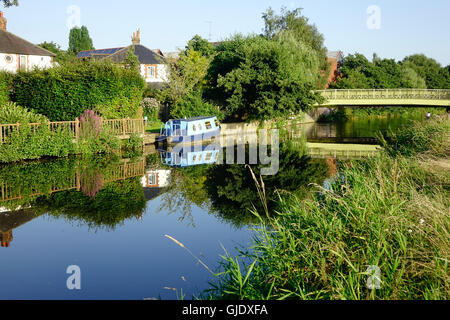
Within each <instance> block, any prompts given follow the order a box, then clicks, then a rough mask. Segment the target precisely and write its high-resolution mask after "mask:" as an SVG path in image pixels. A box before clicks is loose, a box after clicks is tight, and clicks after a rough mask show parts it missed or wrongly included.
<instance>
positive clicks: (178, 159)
mask: <svg viewBox="0 0 450 320" xmlns="http://www.w3.org/2000/svg"><path fill="white" fill-rule="evenodd" d="M158 151H159V154H160V157H161V163H162V164H164V165H167V166H170V167H178V168H184V167H191V166H197V165H202V164H213V163H216V162H217V160H218V159H219V156H220V151H221V147H220V145H218V144H216V143H212V144H209V145H203V146H186V145H185V146H182V147H176V148H173V149H170V151H169V150H167V149H159V150H158Z"/></svg>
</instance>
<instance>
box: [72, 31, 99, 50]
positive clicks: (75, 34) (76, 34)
mask: <svg viewBox="0 0 450 320" xmlns="http://www.w3.org/2000/svg"><path fill="white" fill-rule="evenodd" d="M92 49H94V46H93V44H92V39H91V37H90V36H89V31H88V29H87V28H86V27H85V26H82V27H81V28H78V27H75V28H73V29H72V30H70V34H69V52H71V53H74V54H78V52H80V51H83V50H92Z"/></svg>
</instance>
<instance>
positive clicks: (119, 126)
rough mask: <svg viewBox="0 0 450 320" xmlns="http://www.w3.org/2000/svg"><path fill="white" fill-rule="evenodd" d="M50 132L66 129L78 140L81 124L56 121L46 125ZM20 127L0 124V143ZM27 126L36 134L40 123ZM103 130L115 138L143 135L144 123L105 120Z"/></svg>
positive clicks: (140, 121) (125, 120)
mask: <svg viewBox="0 0 450 320" xmlns="http://www.w3.org/2000/svg"><path fill="white" fill-rule="evenodd" d="M47 125H48V126H49V128H50V130H51V131H58V130H63V129H66V130H68V131H70V132H72V134H73V137H74V139H78V138H79V135H80V128H81V126H82V123H80V121H79V120H78V118H77V119H75V121H56V122H49V123H48V124H47ZM21 126H22V125H21V124H20V123H15V124H0V143H8V142H9V141H10V138H11V135H12V134H13V133H14V132H18V131H19V130H20V127H21ZM28 126H29V127H30V128H31V131H32V132H36V131H37V130H38V129H39V127H40V126H41V124H40V123H29V124H28ZM102 126H103V129H106V130H108V131H109V132H111V133H112V134H114V135H116V136H129V135H131V134H133V133H135V134H144V133H145V122H144V119H105V120H102Z"/></svg>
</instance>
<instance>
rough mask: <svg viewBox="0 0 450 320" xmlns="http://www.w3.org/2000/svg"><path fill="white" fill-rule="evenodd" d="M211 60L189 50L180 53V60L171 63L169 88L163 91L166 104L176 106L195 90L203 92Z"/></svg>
mask: <svg viewBox="0 0 450 320" xmlns="http://www.w3.org/2000/svg"><path fill="white" fill-rule="evenodd" d="M210 63H211V58H210V57H206V56H204V55H202V54H201V53H200V52H198V51H195V50H192V49H188V50H187V51H185V52H181V53H180V59H179V60H178V61H175V62H169V64H168V65H169V75H168V81H167V88H166V89H164V90H163V93H162V95H163V98H161V99H162V100H165V101H164V102H167V103H170V104H176V103H177V102H179V101H180V100H181V99H183V97H186V96H187V95H189V94H191V93H192V92H193V91H195V90H201V89H202V88H203V87H204V86H205V84H206V80H205V76H206V74H207V71H208V68H209V65H210Z"/></svg>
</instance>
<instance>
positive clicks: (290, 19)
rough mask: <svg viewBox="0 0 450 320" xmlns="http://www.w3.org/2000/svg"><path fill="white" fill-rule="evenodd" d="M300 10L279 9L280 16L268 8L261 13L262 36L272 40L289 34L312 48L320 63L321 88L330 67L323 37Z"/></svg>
mask: <svg viewBox="0 0 450 320" xmlns="http://www.w3.org/2000/svg"><path fill="white" fill-rule="evenodd" d="M302 10H303V9H302V8H297V9H294V10H288V9H287V8H286V7H282V8H281V12H280V14H277V13H275V11H274V10H273V9H272V8H269V9H268V10H267V11H266V12H264V13H263V15H262V18H263V20H264V30H263V32H264V36H265V37H266V38H268V39H274V38H277V37H279V36H280V34H283V33H291V34H292V35H293V36H294V38H295V39H296V40H297V41H299V42H301V43H302V44H303V45H306V46H308V47H310V48H312V49H313V50H314V51H315V52H316V53H317V57H318V59H319V62H320V69H321V70H322V75H323V77H321V78H319V80H320V81H319V83H318V86H320V87H322V86H324V85H325V84H326V82H327V79H328V75H329V73H330V65H329V63H328V62H327V48H326V47H325V45H324V37H323V35H322V34H321V33H320V32H319V30H318V29H317V27H316V26H315V25H314V24H311V23H310V22H309V19H308V18H307V17H305V16H303V15H302Z"/></svg>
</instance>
